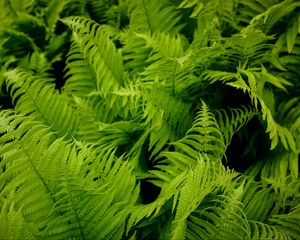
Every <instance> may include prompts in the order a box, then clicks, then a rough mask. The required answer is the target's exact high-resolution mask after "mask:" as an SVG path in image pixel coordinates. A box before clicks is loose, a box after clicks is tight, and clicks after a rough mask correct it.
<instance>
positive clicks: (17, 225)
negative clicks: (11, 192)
mask: <svg viewBox="0 0 300 240" xmlns="http://www.w3.org/2000/svg"><path fill="white" fill-rule="evenodd" d="M0 239H9V240H14V239H38V229H36V228H35V226H34V225H33V224H30V223H28V222H27V221H26V220H25V219H24V217H23V215H22V211H21V209H19V210H18V211H16V210H15V208H14V205H13V204H9V201H8V200H5V202H4V205H3V206H1V211H0Z"/></svg>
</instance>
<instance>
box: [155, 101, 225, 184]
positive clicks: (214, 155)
mask: <svg viewBox="0 0 300 240" xmlns="http://www.w3.org/2000/svg"><path fill="white" fill-rule="evenodd" d="M172 145H174V147H175V149H176V151H164V152H162V153H161V154H160V157H163V158H165V160H163V161H162V162H161V163H160V164H159V165H157V166H156V167H157V168H159V169H161V170H162V171H160V172H158V171H156V170H153V171H152V172H153V174H154V175H157V177H158V178H160V179H162V180H164V181H167V179H170V178H173V177H175V176H176V175H178V174H179V173H180V172H183V171H185V170H186V169H187V168H189V167H194V166H195V164H196V163H197V158H198V157H199V155H200V156H201V157H203V158H205V159H206V158H207V159H210V161H213V162H215V164H217V165H218V164H220V162H221V158H222V157H223V155H224V153H225V145H224V140H223V136H222V134H221V132H220V129H219V126H218V124H217V121H216V119H215V117H214V115H213V114H212V113H211V112H210V111H209V108H208V106H207V105H206V104H205V103H204V102H202V108H201V110H200V111H199V112H198V114H197V116H196V118H195V121H194V123H193V125H192V127H191V128H190V129H189V130H188V131H187V132H186V135H185V137H183V138H182V139H180V140H178V141H176V142H174V143H172Z"/></svg>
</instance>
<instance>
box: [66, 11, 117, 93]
mask: <svg viewBox="0 0 300 240" xmlns="http://www.w3.org/2000/svg"><path fill="white" fill-rule="evenodd" d="M63 22H64V23H65V24H66V25H68V26H69V27H70V28H71V30H72V31H73V32H74V34H73V36H74V41H76V43H77V44H78V46H79V48H80V50H81V52H82V54H83V57H84V58H85V59H86V60H85V61H86V62H87V63H89V64H91V66H93V69H94V71H95V74H96V90H97V91H99V92H100V93H101V94H103V95H104V96H105V94H107V93H108V92H109V91H114V90H117V89H118V88H119V87H120V86H122V85H123V72H122V58H121V54H120V51H117V50H116V48H115V46H114V44H113V42H112V41H111V40H110V39H109V36H108V35H107V33H106V32H105V30H104V29H101V28H100V26H99V25H97V23H95V22H93V21H91V20H89V19H84V18H80V17H70V18H67V19H64V20H63ZM90 30H91V31H90ZM112 53H114V54H113V55H112ZM96 56H97V57H96Z"/></svg>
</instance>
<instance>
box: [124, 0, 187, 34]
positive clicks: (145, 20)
mask: <svg viewBox="0 0 300 240" xmlns="http://www.w3.org/2000/svg"><path fill="white" fill-rule="evenodd" d="M129 14H130V22H131V24H130V25H131V27H132V28H133V30H134V31H135V32H138V33H148V32H149V33H150V34H153V33H154V32H156V31H165V32H170V33H176V32H178V31H179V30H180V29H181V28H182V25H181V24H178V23H179V21H180V14H179V12H178V11H177V10H176V6H174V5H172V4H171V2H170V1H168V0H163V1H158V0H151V1H144V0H142V1H137V0H131V1H130V4H129Z"/></svg>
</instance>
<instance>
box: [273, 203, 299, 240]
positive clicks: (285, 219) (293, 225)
mask: <svg viewBox="0 0 300 240" xmlns="http://www.w3.org/2000/svg"><path fill="white" fill-rule="evenodd" d="M299 216H300V205H297V206H296V207H295V208H294V209H292V211H291V212H289V213H287V214H281V215H275V216H273V217H271V219H270V221H271V222H274V223H276V224H278V225H277V226H276V228H277V229H278V230H280V231H282V232H283V233H286V234H287V235H289V236H291V238H293V239H297V238H299V236H300V225H299V221H300V217H299Z"/></svg>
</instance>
